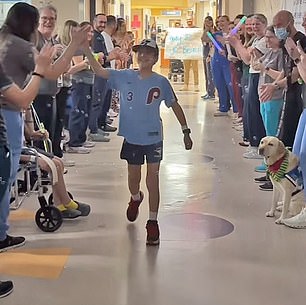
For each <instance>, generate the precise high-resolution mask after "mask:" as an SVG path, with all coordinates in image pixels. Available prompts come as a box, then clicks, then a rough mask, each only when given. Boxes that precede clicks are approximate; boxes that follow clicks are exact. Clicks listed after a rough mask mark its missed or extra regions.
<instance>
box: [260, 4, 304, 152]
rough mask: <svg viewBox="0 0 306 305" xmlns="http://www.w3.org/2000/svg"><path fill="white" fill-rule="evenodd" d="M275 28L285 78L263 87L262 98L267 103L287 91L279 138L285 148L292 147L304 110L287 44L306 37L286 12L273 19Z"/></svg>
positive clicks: (300, 87)
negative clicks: (279, 41) (288, 40)
mask: <svg viewBox="0 0 306 305" xmlns="http://www.w3.org/2000/svg"><path fill="white" fill-rule="evenodd" d="M273 27H274V31H275V35H276V37H277V38H278V39H279V40H281V45H282V48H283V51H284V56H283V61H284V76H282V77H281V78H279V79H276V81H275V82H273V83H272V84H264V85H262V87H261V93H260V98H261V100H262V101H263V102H265V101H267V100H270V99H271V97H272V96H273V94H274V92H275V91H276V90H279V89H280V88H281V89H283V88H284V89H285V97H284V100H285V104H284V108H283V114H282V120H281V123H280V127H279V129H280V130H279V135H278V136H279V138H280V139H281V140H282V141H283V142H284V144H285V146H289V147H292V146H293V142H294V137H295V133H296V129H297V125H298V121H299V118H300V115H301V112H302V110H303V100H302V97H301V94H302V86H301V84H299V82H298V73H297V68H296V64H295V62H294V59H292V58H291V57H290V56H289V55H288V51H287V49H286V48H285V42H286V40H287V38H288V37H290V38H291V39H292V40H293V41H294V42H295V43H296V42H297V41H298V40H302V39H304V37H305V35H304V34H303V33H301V32H299V31H297V30H296V28H295V26H294V18H293V15H292V14H291V12H289V11H286V10H282V11H279V12H278V13H277V14H276V15H275V16H274V17H273Z"/></svg>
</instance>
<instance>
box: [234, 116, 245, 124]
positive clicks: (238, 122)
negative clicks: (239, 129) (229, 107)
mask: <svg viewBox="0 0 306 305" xmlns="http://www.w3.org/2000/svg"><path fill="white" fill-rule="evenodd" d="M240 124H243V119H242V117H239V118H237V119H236V120H234V121H233V125H240Z"/></svg>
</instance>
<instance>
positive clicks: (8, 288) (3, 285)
mask: <svg viewBox="0 0 306 305" xmlns="http://www.w3.org/2000/svg"><path fill="white" fill-rule="evenodd" d="M13 289H14V285H13V282H12V281H6V282H2V281H1V282H0V298H4V297H6V296H8V295H9V294H10V293H11V292H12V291H13Z"/></svg>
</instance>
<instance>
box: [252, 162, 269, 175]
mask: <svg viewBox="0 0 306 305" xmlns="http://www.w3.org/2000/svg"><path fill="white" fill-rule="evenodd" d="M254 170H255V172H257V173H265V172H266V171H267V165H266V164H264V163H262V164H260V165H257V166H256V167H255V169H254Z"/></svg>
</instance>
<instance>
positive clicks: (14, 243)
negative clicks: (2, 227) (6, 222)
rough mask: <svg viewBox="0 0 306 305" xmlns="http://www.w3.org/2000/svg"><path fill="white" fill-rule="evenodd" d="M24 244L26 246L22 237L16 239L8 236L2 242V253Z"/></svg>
mask: <svg viewBox="0 0 306 305" xmlns="http://www.w3.org/2000/svg"><path fill="white" fill-rule="evenodd" d="M24 244H25V238H24V237H21V236H18V237H14V236H9V235H6V238H5V240H3V241H0V253H1V252H4V251H7V250H11V249H15V248H18V247H21V246H23V245H24Z"/></svg>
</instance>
